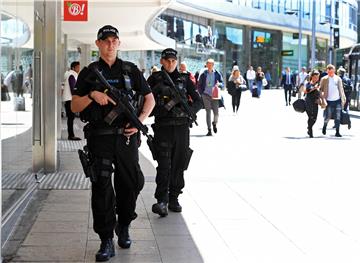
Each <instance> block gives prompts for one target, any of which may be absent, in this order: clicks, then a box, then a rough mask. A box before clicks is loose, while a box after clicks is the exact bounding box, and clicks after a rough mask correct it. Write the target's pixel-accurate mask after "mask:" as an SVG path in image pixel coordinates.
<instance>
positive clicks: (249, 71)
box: [246, 65, 255, 92]
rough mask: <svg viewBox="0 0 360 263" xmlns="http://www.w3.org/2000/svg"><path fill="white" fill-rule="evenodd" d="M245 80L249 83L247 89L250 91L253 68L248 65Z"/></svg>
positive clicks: (252, 81)
mask: <svg viewBox="0 0 360 263" xmlns="http://www.w3.org/2000/svg"><path fill="white" fill-rule="evenodd" d="M246 80H247V83H248V85H249V90H250V91H251V92H252V89H253V85H254V81H255V70H254V69H253V67H252V66H251V65H250V66H249V68H248V70H247V71H246Z"/></svg>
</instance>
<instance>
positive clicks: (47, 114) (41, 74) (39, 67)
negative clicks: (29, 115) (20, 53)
mask: <svg viewBox="0 0 360 263" xmlns="http://www.w3.org/2000/svg"><path fill="white" fill-rule="evenodd" d="M34 8H35V10H34V11H35V18H34V21H35V22H34V98H33V138H32V140H33V171H34V172H37V171H39V170H41V169H43V170H44V172H54V171H56V169H57V165H58V161H57V157H58V156H57V123H58V106H57V101H58V99H59V96H58V89H59V86H60V85H59V83H60V82H59V63H60V62H59V54H58V47H59V45H60V43H59V39H58V36H59V31H61V30H60V27H61V23H59V22H58V21H60V20H61V2H60V1H43V2H40V1H36V2H35V3H34Z"/></svg>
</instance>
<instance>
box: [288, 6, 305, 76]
mask: <svg viewBox="0 0 360 263" xmlns="http://www.w3.org/2000/svg"><path fill="white" fill-rule="evenodd" d="M301 10H302V0H299V8H298V9H291V10H287V11H285V14H287V15H294V14H297V15H298V16H299V43H298V73H300V72H301V42H302V13H301Z"/></svg>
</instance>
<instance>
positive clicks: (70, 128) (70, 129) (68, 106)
mask: <svg viewBox="0 0 360 263" xmlns="http://www.w3.org/2000/svg"><path fill="white" fill-rule="evenodd" d="M65 112H66V117H67V131H68V136H69V138H70V137H74V136H75V135H74V119H75V114H74V113H73V112H72V111H71V100H67V101H65Z"/></svg>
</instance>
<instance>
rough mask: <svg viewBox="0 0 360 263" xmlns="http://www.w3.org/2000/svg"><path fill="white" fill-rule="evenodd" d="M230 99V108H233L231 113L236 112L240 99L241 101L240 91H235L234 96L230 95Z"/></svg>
mask: <svg viewBox="0 0 360 263" xmlns="http://www.w3.org/2000/svg"><path fill="white" fill-rule="evenodd" d="M231 97H232V107H233V112H235V110H236V112H237V111H238V110H239V106H240V99H241V89H239V88H238V89H236V90H235V92H234V94H233V95H231Z"/></svg>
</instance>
